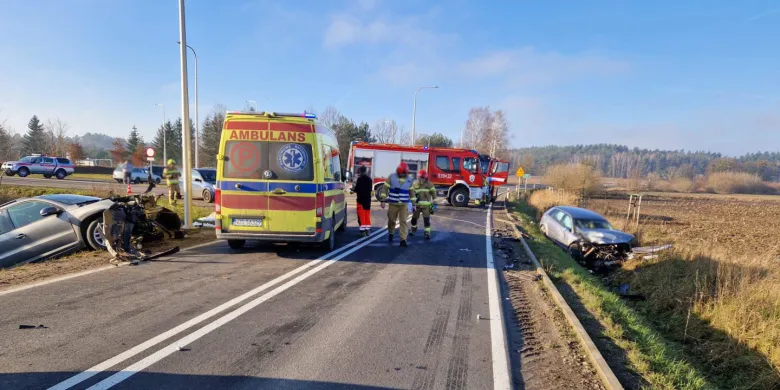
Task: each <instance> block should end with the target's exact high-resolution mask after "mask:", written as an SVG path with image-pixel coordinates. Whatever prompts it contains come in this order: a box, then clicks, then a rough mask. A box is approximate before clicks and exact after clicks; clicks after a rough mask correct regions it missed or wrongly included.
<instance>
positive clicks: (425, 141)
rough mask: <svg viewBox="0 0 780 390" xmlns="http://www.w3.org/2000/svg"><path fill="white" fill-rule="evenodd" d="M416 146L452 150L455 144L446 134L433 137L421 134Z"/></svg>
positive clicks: (432, 135) (434, 134)
mask: <svg viewBox="0 0 780 390" xmlns="http://www.w3.org/2000/svg"><path fill="white" fill-rule="evenodd" d="M415 144H416V145H428V146H439V147H444V148H451V147H452V145H453V144H454V143H453V142H452V140H451V139H450V138H449V137H447V136H446V135H444V134H439V133H433V134H431V135H427V134H420V136H418V137H417V142H415Z"/></svg>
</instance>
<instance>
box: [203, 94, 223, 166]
mask: <svg viewBox="0 0 780 390" xmlns="http://www.w3.org/2000/svg"><path fill="white" fill-rule="evenodd" d="M224 122H225V108H224V107H223V106H216V107H214V109H213V110H212V111H211V114H209V116H207V117H206V120H205V121H203V126H201V137H200V142H201V145H202V146H201V148H200V163H201V165H202V166H204V167H216V166H217V154H218V153H219V141H220V137H222V125H223V123H224Z"/></svg>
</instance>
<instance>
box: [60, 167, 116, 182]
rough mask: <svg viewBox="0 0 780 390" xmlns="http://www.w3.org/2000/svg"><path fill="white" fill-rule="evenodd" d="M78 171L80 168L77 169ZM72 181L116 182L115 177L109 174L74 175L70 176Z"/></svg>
mask: <svg viewBox="0 0 780 390" xmlns="http://www.w3.org/2000/svg"><path fill="white" fill-rule="evenodd" d="M77 169H78V168H77ZM68 179H71V180H99V181H115V180H114V177H113V176H112V175H110V174H107V173H78V172H76V173H74V174H72V175H70V176H68Z"/></svg>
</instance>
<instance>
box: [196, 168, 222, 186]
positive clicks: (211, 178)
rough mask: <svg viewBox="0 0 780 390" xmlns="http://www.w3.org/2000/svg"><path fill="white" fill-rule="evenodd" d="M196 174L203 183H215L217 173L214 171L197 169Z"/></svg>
mask: <svg viewBox="0 0 780 390" xmlns="http://www.w3.org/2000/svg"><path fill="white" fill-rule="evenodd" d="M198 172H200V176H201V177H203V181H205V182H208V183H214V182H216V181H217V171H216V170H214V169H198Z"/></svg>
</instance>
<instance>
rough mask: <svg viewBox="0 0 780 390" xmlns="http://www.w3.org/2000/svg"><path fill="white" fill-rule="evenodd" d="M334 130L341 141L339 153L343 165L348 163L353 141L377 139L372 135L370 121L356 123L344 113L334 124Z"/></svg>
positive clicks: (337, 138)
mask: <svg viewBox="0 0 780 390" xmlns="http://www.w3.org/2000/svg"><path fill="white" fill-rule="evenodd" d="M333 132H334V133H336V140H337V141H338V143H339V154H341V165H342V167H345V166H346V164H347V156H349V148H350V145H351V144H352V141H357V140H361V141H366V142H375V141H376V140H375V139H374V137H372V136H371V130H370V129H369V128H368V123H365V122H360V125H356V124H355V122H353V121H352V119H347V118H345V117H344V116H343V115H341V116H339V118H338V121H337V122H336V124H335V125H334V126H333Z"/></svg>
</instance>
